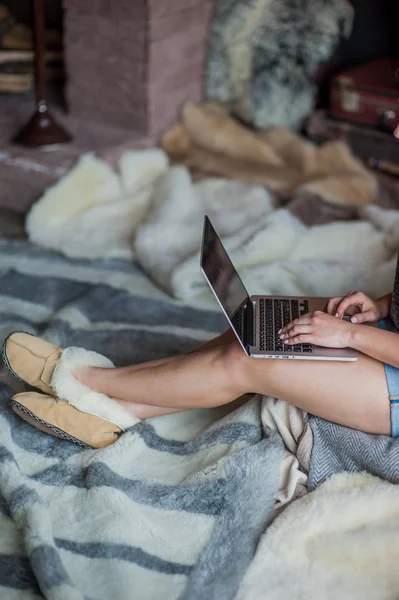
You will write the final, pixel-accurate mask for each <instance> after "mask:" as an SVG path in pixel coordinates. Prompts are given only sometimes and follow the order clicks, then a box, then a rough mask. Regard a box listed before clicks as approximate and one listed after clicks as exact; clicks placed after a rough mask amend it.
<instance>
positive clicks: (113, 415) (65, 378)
mask: <svg viewBox="0 0 399 600" xmlns="http://www.w3.org/2000/svg"><path fill="white" fill-rule="evenodd" d="M2 357H3V361H4V363H5V365H6V366H7V368H8V369H9V371H10V372H11V373H12V374H13V375H14V376H15V377H16V378H18V379H19V380H20V381H23V382H25V383H27V384H28V385H30V386H32V387H35V388H37V389H38V390H40V391H42V392H44V393H45V394H46V395H47V396H44V398H45V399H46V398H48V397H51V398H52V399H53V400H54V396H55V397H56V398H55V400H57V401H59V400H63V401H66V403H68V404H69V405H71V406H72V407H74V408H75V409H77V411H76V413H75V412H73V411H72V412H71V411H70V412H69V413H68V415H69V414H71V415H74V417H75V418H76V419H78V418H80V415H81V413H87V415H92V416H94V417H97V418H99V419H102V420H105V421H108V422H109V423H112V424H113V425H114V426H116V428H117V429H116V430H115V431H118V430H119V431H124V430H125V429H127V428H129V427H131V426H132V425H134V424H135V423H137V422H138V421H139V419H137V418H136V417H134V416H133V415H132V414H131V413H129V412H128V411H126V410H125V409H124V408H122V406H121V405H120V404H118V403H117V402H116V401H115V400H113V399H112V398H109V397H108V396H106V395H105V394H101V393H99V392H95V391H94V390H92V389H90V388H89V387H88V386H86V385H84V384H83V383H81V382H80V381H78V380H77V379H75V378H74V377H73V375H72V371H73V370H75V369H77V368H79V367H85V366H94V367H102V368H114V364H113V363H112V362H111V361H110V360H109V359H108V358H106V357H105V356H102V355H101V354H98V353H97V352H93V351H91V350H85V349H84V348H77V347H73V346H71V347H68V348H66V349H62V348H58V347H57V346H54V345H53V344H50V343H49V342H46V341H45V340H41V339H40V338H37V337H35V336H33V335H31V334H29V333H25V332H20V331H17V332H14V333H12V334H11V335H10V336H8V338H7V339H6V340H5V342H4V344H3V349H2ZM14 399H15V397H14ZM36 399H37V398H36ZM46 406H48V404H47V405H46ZM57 406H58V405H57ZM59 406H61V405H59ZM34 407H35V408H36V407H37V404H35V405H34ZM27 410H30V411H31V412H33V411H32V407H30V408H27ZM41 410H42V409H41ZM55 410H56V409H55V408H54V411H55ZM54 411H53V412H54ZM64 413H65V414H66V411H64V412H63V413H62V414H64ZM19 414H20V413H19ZM25 414H27V413H25ZM60 414H61V413H60ZM21 416H22V415H21ZM52 418H54V417H52ZM40 419H42V420H45V419H44V418H43V417H42V416H41V417H40ZM60 429H63V428H62V427H60ZM64 431H65V432H66V433H69V432H68V428H67V426H65V427H64ZM112 431H114V430H113V429H112ZM72 435H73V436H74V434H72Z"/></svg>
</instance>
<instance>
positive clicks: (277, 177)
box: [161, 102, 376, 207]
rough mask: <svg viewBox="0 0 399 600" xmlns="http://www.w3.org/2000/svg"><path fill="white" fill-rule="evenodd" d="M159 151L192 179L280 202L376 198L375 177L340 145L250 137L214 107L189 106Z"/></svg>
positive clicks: (281, 136) (285, 136) (356, 202)
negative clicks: (259, 189)
mask: <svg viewBox="0 0 399 600" xmlns="http://www.w3.org/2000/svg"><path fill="white" fill-rule="evenodd" d="M161 146H162V148H163V149H164V151H165V152H166V154H168V156H169V158H170V160H171V161H172V162H173V163H178V164H183V165H186V166H187V167H189V168H190V169H191V171H192V172H193V175H194V176H198V175H201V176H216V177H226V178H229V179H236V180H239V181H245V182H247V183H256V184H260V185H265V186H267V187H268V189H270V190H272V191H273V192H275V193H278V194H279V196H280V197H283V198H292V196H293V195H294V194H295V195H298V194H299V195H300V194H304V193H305V194H312V195H316V196H318V197H320V198H323V199H324V200H326V201H328V202H330V203H333V204H336V205H340V206H346V207H356V206H363V205H364V204H367V203H368V202H371V201H372V200H373V199H374V198H375V195H376V184H375V179H374V177H373V176H372V175H371V173H370V172H369V171H367V170H366V169H365V168H364V167H363V165H362V164H361V162H360V161H358V160H357V159H356V158H355V157H354V156H353V155H352V154H351V152H350V150H349V147H348V146H347V145H346V144H345V143H344V142H341V141H330V142H327V143H325V144H323V145H321V146H316V145H315V144H314V143H312V142H310V141H308V140H305V139H304V138H302V137H300V136H298V135H297V134H295V133H293V132H291V131H289V130H288V129H281V128H274V129H268V130H266V131H252V130H250V129H248V128H247V127H244V126H243V125H240V124H239V123H238V122H237V121H235V120H234V119H232V118H231V117H230V116H229V115H228V114H227V113H225V112H224V110H223V109H222V108H221V107H220V106H219V105H217V104H213V103H205V104H193V103H191V102H188V103H187V104H186V105H185V106H184V107H183V110H182V114H181V118H180V119H179V121H178V122H177V123H176V124H175V125H173V126H172V127H171V128H170V129H169V130H168V131H166V132H165V134H164V135H163V137H162V140H161Z"/></svg>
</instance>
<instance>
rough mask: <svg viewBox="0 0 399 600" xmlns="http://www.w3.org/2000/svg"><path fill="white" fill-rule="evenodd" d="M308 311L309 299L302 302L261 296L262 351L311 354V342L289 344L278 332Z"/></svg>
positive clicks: (260, 328) (260, 344)
mask: <svg viewBox="0 0 399 600" xmlns="http://www.w3.org/2000/svg"><path fill="white" fill-rule="evenodd" d="M307 312H309V303H308V301H307V300H302V301H301V302H300V301H299V300H295V299H287V300H279V299H276V298H260V300H259V319H260V327H259V332H260V343H259V349H260V351H261V352H268V351H270V352H289V353H292V352H295V354H311V353H312V352H313V347H312V345H311V344H295V345H294V346H287V345H286V344H284V342H283V341H282V340H280V338H279V334H278V333H277V332H278V331H279V329H281V328H282V327H284V326H285V325H288V323H291V321H293V320H294V319H297V318H298V317H299V316H300V315H304V314H306V313H307Z"/></svg>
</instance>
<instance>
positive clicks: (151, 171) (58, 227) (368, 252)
mask: <svg viewBox="0 0 399 600" xmlns="http://www.w3.org/2000/svg"><path fill="white" fill-rule="evenodd" d="M205 214H208V215H209V217H210V218H211V220H212V222H213V224H214V226H215V228H216V230H217V231H218V233H219V234H220V236H221V238H222V241H223V243H224V244H225V246H226V248H227V249H228V251H229V252H230V253H231V257H232V260H233V262H234V264H235V266H236V268H237V269H238V270H239V272H240V274H241V276H242V278H243V280H244V283H245V284H246V286H247V288H248V290H249V292H250V293H251V294H254V293H263V294H284V295H297V294H305V295H318V296H334V295H338V294H341V293H345V292H347V291H348V290H349V289H353V288H354V289H360V290H363V291H364V292H366V293H368V294H370V295H372V296H378V295H380V294H383V293H387V292H388V291H390V289H391V287H392V280H393V273H394V266H395V259H396V253H397V251H398V249H399V211H387V210H384V209H381V208H378V207H377V206H373V205H369V206H366V207H365V208H363V209H362V219H361V220H356V221H341V222H335V223H329V224H326V225H316V226H312V227H308V226H306V225H304V224H303V223H302V222H301V221H300V220H299V219H297V218H296V217H294V216H293V215H292V214H291V213H290V212H289V211H288V210H286V209H281V208H280V209H275V208H274V203H273V198H272V196H271V194H269V193H268V192H267V191H266V189H265V188H264V187H263V186H259V185H251V184H245V183H240V182H237V181H232V180H225V179H218V178H212V179H205V180H201V181H199V182H197V183H193V181H192V180H191V176H190V174H189V171H188V170H187V169H186V168H185V167H170V166H169V165H168V160H167V157H166V155H165V154H164V153H163V151H162V150H159V149H154V150H144V151H133V152H127V153H125V154H124V155H123V156H122V158H121V160H120V163H119V171H118V172H115V171H113V170H112V169H111V167H110V166H109V165H108V164H107V163H105V162H104V161H102V160H100V159H98V158H96V157H95V156H94V155H85V156H83V157H82V158H81V160H80V161H79V162H78V163H77V165H76V166H75V167H74V168H73V169H72V170H71V172H70V173H69V174H68V175H66V176H65V177H64V178H63V179H61V180H60V181H59V182H58V183H56V184H55V185H54V186H53V187H51V188H50V189H48V190H47V191H46V193H45V194H44V196H43V197H42V198H41V199H40V200H39V201H38V202H37V203H36V204H35V205H34V206H33V207H32V209H31V211H30V213H29V214H28V217H27V222H26V228H27V232H28V235H29V238H30V240H32V241H33V242H36V243H37V244H39V245H42V246H45V247H47V248H51V249H54V250H57V251H59V252H62V253H64V254H66V255H67V256H70V257H82V258H121V259H125V260H136V261H138V262H139V263H140V264H141V266H142V267H143V268H144V270H146V271H147V273H148V274H149V276H150V277H151V278H152V279H153V280H155V281H156V282H157V283H158V284H159V285H160V286H161V287H162V288H164V289H165V290H166V291H168V292H169V293H170V294H171V295H173V296H175V297H177V298H181V299H183V300H185V301H186V302H191V303H194V304H202V305H204V304H205V305H206V306H209V307H212V306H213V307H214V306H215V304H214V302H213V299H212V298H211V295H210V294H209V291H208V289H207V286H206V283H205V281H204V278H203V276H202V274H201V272H200V268H199V247H200V242H201V235H202V224H203V217H204V215H205Z"/></svg>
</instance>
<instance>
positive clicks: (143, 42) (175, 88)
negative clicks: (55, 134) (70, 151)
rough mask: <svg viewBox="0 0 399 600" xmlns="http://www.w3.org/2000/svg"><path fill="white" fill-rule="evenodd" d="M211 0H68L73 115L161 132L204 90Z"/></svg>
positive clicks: (66, 30) (66, 19)
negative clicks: (177, 112) (178, 112)
mask: <svg viewBox="0 0 399 600" xmlns="http://www.w3.org/2000/svg"><path fill="white" fill-rule="evenodd" d="M212 4H213V0H170V1H169V2H165V0H134V1H132V0H118V1H115V0H64V10H65V13H64V44H65V60H66V67H67V87H66V95H67V104H68V108H69V110H70V112H71V114H72V115H74V116H76V117H79V118H82V119H91V120H95V121H101V122H106V123H109V124H113V125H115V126H117V127H123V128H128V129H134V130H135V131H136V132H138V133H142V134H150V135H158V134H159V133H160V132H161V131H162V130H163V129H164V128H165V127H166V126H167V125H169V124H170V123H171V122H172V121H173V120H174V119H175V117H176V110H177V107H179V106H181V104H182V103H183V102H184V101H185V100H188V99H191V100H200V99H201V98H202V82H203V76H202V75H203V63H204V53H205V47H206V44H205V43H204V40H205V38H206V35H207V31H208V26H209V21H210V16H211V9H212Z"/></svg>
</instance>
